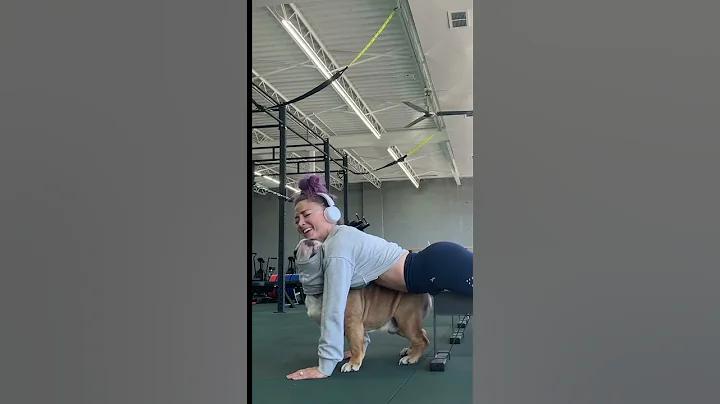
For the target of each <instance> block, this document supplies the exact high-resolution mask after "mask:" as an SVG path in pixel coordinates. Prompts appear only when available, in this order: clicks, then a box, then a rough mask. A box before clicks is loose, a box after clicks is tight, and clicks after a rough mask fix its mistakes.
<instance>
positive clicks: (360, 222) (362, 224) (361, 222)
mask: <svg viewBox="0 0 720 404" xmlns="http://www.w3.org/2000/svg"><path fill="white" fill-rule="evenodd" d="M355 217H356V218H357V220H353V221H352V222H350V223H348V224H347V225H348V226H352V227H354V228H356V229H358V230H360V231H365V229H367V228H368V227H369V226H370V223H368V222H367V220H365V217H363V218H362V219H360V216H359V215H358V214H357V213H356V214H355Z"/></svg>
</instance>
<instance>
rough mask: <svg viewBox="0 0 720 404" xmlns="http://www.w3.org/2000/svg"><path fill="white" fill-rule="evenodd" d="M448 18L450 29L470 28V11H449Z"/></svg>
mask: <svg viewBox="0 0 720 404" xmlns="http://www.w3.org/2000/svg"><path fill="white" fill-rule="evenodd" d="M447 18H448V27H449V28H450V29H458V28H467V27H469V26H470V11H469V10H456V11H448V13H447Z"/></svg>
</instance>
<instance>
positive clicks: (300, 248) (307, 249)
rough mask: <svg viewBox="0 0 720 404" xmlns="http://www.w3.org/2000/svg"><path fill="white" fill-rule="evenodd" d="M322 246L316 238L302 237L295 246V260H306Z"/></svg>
mask: <svg viewBox="0 0 720 404" xmlns="http://www.w3.org/2000/svg"><path fill="white" fill-rule="evenodd" d="M320 247H322V243H320V242H319V241H317V240H310V239H307V238H306V239H302V240H300V242H299V243H298V245H297V247H295V252H294V253H293V254H294V255H295V261H308V260H310V258H312V257H314V256H315V255H316V254H317V253H318V251H319V250H320Z"/></svg>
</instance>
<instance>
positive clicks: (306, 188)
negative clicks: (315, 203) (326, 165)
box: [298, 175, 328, 196]
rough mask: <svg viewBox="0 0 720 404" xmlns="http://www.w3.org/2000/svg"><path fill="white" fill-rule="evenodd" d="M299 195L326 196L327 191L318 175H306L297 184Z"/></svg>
mask: <svg viewBox="0 0 720 404" xmlns="http://www.w3.org/2000/svg"><path fill="white" fill-rule="evenodd" d="M298 187H299V188H300V193H302V194H305V195H308V196H310V195H317V194H319V193H323V194H327V193H328V190H327V188H325V185H324V184H323V180H322V178H321V177H320V176H319V175H306V176H305V177H303V179H301V180H300V181H299V182H298Z"/></svg>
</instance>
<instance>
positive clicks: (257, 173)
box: [255, 171, 300, 193]
mask: <svg viewBox="0 0 720 404" xmlns="http://www.w3.org/2000/svg"><path fill="white" fill-rule="evenodd" d="M255 175H257V176H260V177H263V178H265V179H266V180H268V181H270V182H274V183H276V184H278V185H280V181H278V180H276V179H275V178H272V177H268V176H267V175H262V174H260V173H259V172H257V171H255ZM285 188H287V189H289V190H291V191H294V192H298V193H299V192H300V190H299V189H297V188H294V187H291V186H290V185H285Z"/></svg>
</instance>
